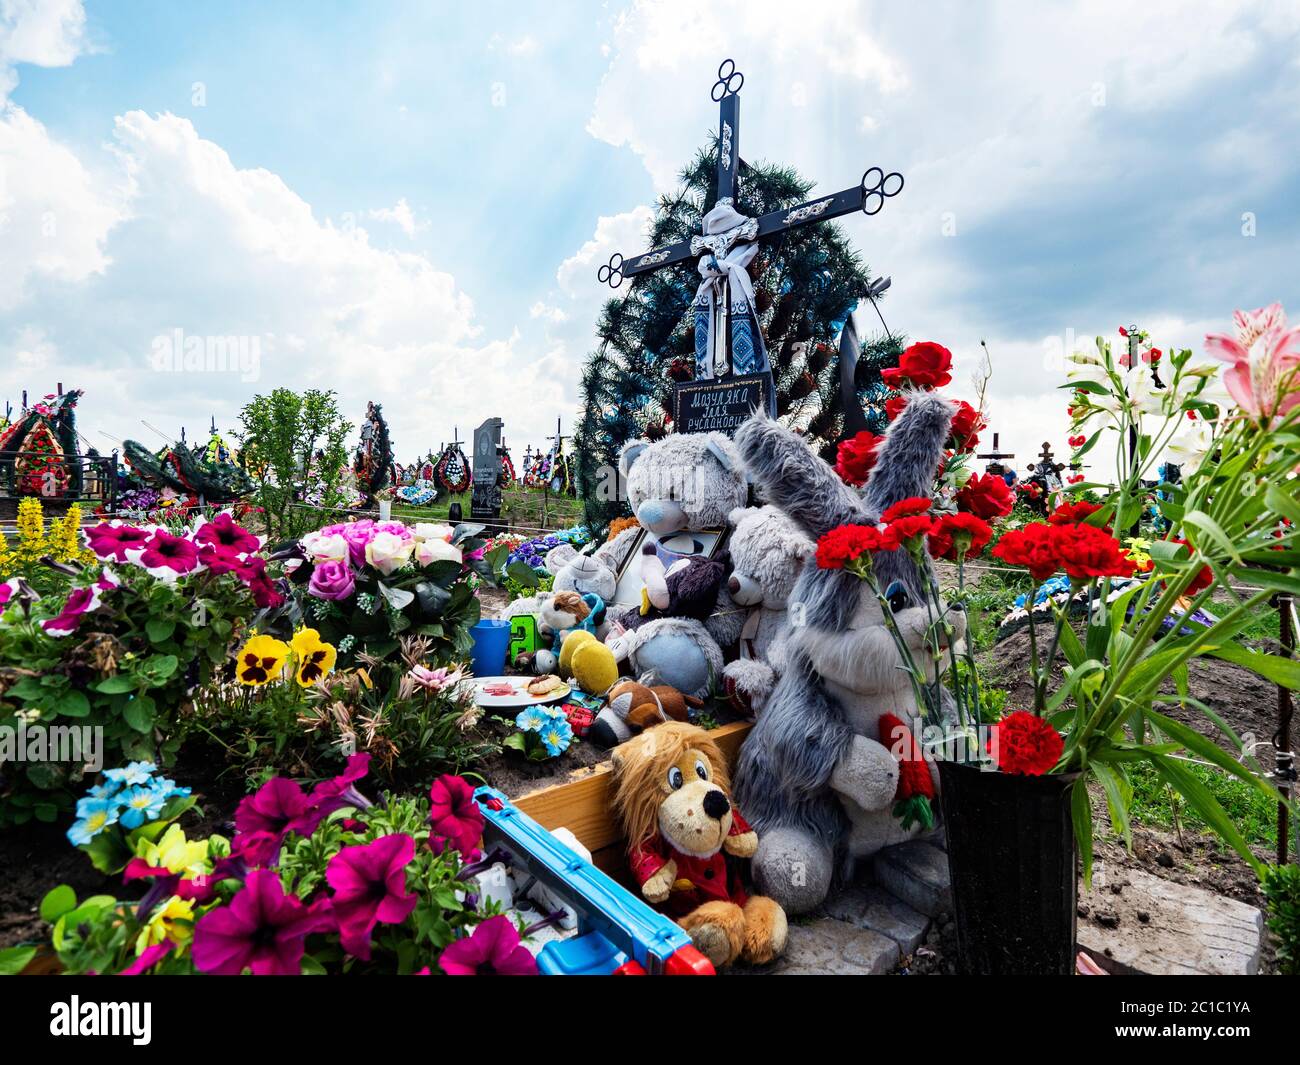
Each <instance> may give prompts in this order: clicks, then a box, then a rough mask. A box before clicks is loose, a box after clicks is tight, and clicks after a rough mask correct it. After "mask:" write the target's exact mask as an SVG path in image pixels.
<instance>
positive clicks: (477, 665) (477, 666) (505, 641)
mask: <svg viewBox="0 0 1300 1065" xmlns="http://www.w3.org/2000/svg"><path fill="white" fill-rule="evenodd" d="M469 634H470V635H471V636H472V637H474V649H473V650H472V651H471V652H470V655H469V663H470V668H471V669H472V670H473V671H474V676H476V677H499V676H501V674H502V673H504V672H505V671H506V651H507V650H509V648H510V622H509V621H508V620H503V619H501V618H484V619H483V620H482V621H480V622H478V623H477V624H476V625H474V627H473V628H471V629H470V630H469Z"/></svg>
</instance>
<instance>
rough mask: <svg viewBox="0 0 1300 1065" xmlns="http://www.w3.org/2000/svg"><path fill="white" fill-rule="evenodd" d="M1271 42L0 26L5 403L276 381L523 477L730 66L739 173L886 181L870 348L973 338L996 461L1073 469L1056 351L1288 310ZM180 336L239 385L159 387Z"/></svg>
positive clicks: (848, 0)
mask: <svg viewBox="0 0 1300 1065" xmlns="http://www.w3.org/2000/svg"><path fill="white" fill-rule="evenodd" d="M1298 38H1300V12H1297V9H1296V6H1295V5H1294V4H1293V3H1284V2H1278V3H1269V2H1260V3H1246V4H1222V5H1220V4H1206V5H1198V8H1197V17H1196V18H1189V17H1187V15H1186V14H1185V11H1184V10H1183V9H1182V8H1181V7H1180V5H1178V4H1176V3H1172V2H1159V0H1153V2H1151V3H1147V4H1143V5H1133V4H1131V3H1107V2H1102V3H1090V4H1083V3H1076V4H1068V3H1060V4H1052V5H1043V4H1033V3H1028V2H1025V3H990V4H980V5H974V4H960V3H949V4H934V5H927V6H926V7H925V8H924V9H923V10H917V6H916V5H898V4H892V5H885V4H878V3H870V2H867V0H818V2H815V3H813V2H810V3H808V4H805V5H800V6H799V7H798V9H797V13H796V12H795V10H794V9H793V8H792V6H791V5H789V4H788V3H785V2H782V3H768V2H764V0H749V2H748V3H743V4H742V3H733V2H729V0H719V2H718V3H714V4H709V5H701V4H698V3H689V2H686V0H662V2H659V0H656V2H628V3H613V2H611V3H565V4H547V5H542V4H524V3H513V4H507V3H477V4H473V5H465V4H451V3H441V4H401V3H393V4H383V5H375V4H367V5H361V4H344V3H335V2H331V3H321V2H316V3H311V4H307V3H277V4H252V3H247V4H239V3H227V4H222V5H196V4H175V3H170V4H163V3H140V2H137V3H132V4H129V5H128V4H110V3H95V2H90V3H88V4H86V5H85V6H84V8H83V6H82V4H81V3H79V2H78V0H0V398H2V397H4V396H8V397H9V398H10V399H11V400H12V401H14V402H15V403H16V401H17V399H18V395H19V393H20V391H21V390H22V389H23V388H27V389H28V390H29V391H31V392H33V393H39V392H43V391H46V390H49V389H52V388H53V385H54V382H55V381H56V380H61V381H63V383H64V384H65V386H68V387H74V386H75V387H83V388H85V389H86V390H87V395H86V398H85V400H84V401H83V406H82V412H83V413H82V427H83V431H84V432H85V433H86V434H87V437H88V439H90V440H91V441H92V442H93V443H95V444H96V445H97V446H100V447H104V446H108V441H109V439H110V438H113V439H120V438H122V437H124V436H134V437H137V438H140V439H142V440H147V441H149V442H150V443H158V442H160V441H158V440H157V438H152V437H151V434H150V432H149V431H148V430H146V429H144V428H143V427H142V426H141V425H140V420H141V419H145V420H148V421H149V422H151V423H152V424H154V425H157V426H159V427H160V428H163V429H164V430H166V431H167V432H176V431H177V429H178V427H179V426H180V425H182V424H184V425H186V426H187V427H188V428H189V429H190V432H191V434H193V433H195V432H196V431H198V430H199V429H200V428H201V427H202V426H203V425H206V422H207V419H208V417H209V415H216V416H217V418H218V421H219V423H220V424H222V425H225V426H230V425H232V424H233V421H234V416H235V414H236V412H237V410H238V408H239V406H240V404H241V403H242V402H244V401H246V400H247V398H248V397H249V396H250V395H251V394H252V393H253V392H254V391H265V390H267V389H269V388H271V387H275V386H277V385H290V386H294V387H304V386H307V385H315V386H318V387H332V388H335V389H336V390H337V391H338V392H339V393H340V395H341V397H342V399H343V402H344V406H345V409H346V411H347V412H348V413H349V415H351V416H352V417H354V418H358V417H359V416H360V414H361V412H362V410H363V409H364V405H365V401H366V400H367V399H372V398H373V399H376V400H379V401H381V402H383V403H384V406H385V410H386V412H387V413H388V414H389V417H390V422H391V424H392V427H393V435H394V438H395V440H396V443H397V448H398V455H399V458H410V457H413V455H414V452H416V451H417V450H419V451H423V450H426V449H427V448H428V447H430V446H436V445H437V444H438V443H439V442H440V441H442V440H444V439H447V438H448V435H449V433H450V431H451V428H452V426H453V425H456V426H457V427H458V428H459V429H460V431H461V433H462V435H464V433H465V430H466V429H467V428H468V427H469V426H471V425H472V424H476V423H477V422H478V421H481V420H482V419H483V418H486V417H488V416H490V415H494V414H499V415H501V416H503V417H504V418H505V419H506V423H507V427H506V434H507V438H508V439H511V440H512V442H513V443H515V444H517V446H518V448H519V450H521V451H522V448H523V445H524V444H525V443H532V444H537V443H539V442H540V441H541V437H542V436H543V435H544V433H546V432H550V431H553V426H554V419H555V417H556V416H557V415H558V416H561V417H563V418H564V420H565V422H566V425H567V424H569V423H570V422H571V420H572V417H573V415H574V413H575V410H576V404H577V400H578V390H577V377H578V372H579V368H580V365H581V360H582V358H583V357H584V355H585V354H586V352H587V351H588V350H589V348H590V347H591V345H592V333H593V327H594V323H595V318H596V314H597V312H598V310H599V306H600V303H601V300H602V299H603V298H604V297H605V296H606V295H607V290H604V289H603V288H602V287H601V286H598V285H597V284H596V283H595V278H594V272H595V266H596V265H597V264H598V263H600V262H603V261H604V260H605V259H606V258H608V256H609V254H610V252H611V251H614V250H621V251H623V252H630V251H633V250H636V249H637V248H639V247H640V246H641V234H642V233H643V231H644V227H645V223H646V221H647V220H648V218H649V212H650V206H651V205H652V204H653V202H654V198H655V196H657V195H659V194H662V193H665V192H668V191H670V190H671V188H672V185H673V178H674V175H675V173H676V171H677V169H678V168H679V167H680V166H681V165H682V163H683V162H684V161H685V160H686V159H687V158H688V157H689V155H690V154H691V152H692V151H693V150H694V149H695V148H696V147H698V146H700V145H701V144H702V143H703V142H704V140H705V138H706V136H707V135H708V132H709V130H710V128H711V127H712V126H713V124H714V122H715V108H714V105H713V104H712V103H711V102H710V101H709V98H708V91H709V87H710V84H711V82H712V79H713V70H714V68H715V67H716V65H717V63H718V61H719V60H720V59H721V58H723V57H725V56H728V55H731V56H735V58H736V59H737V61H738V63H739V65H740V67H741V68H742V69H743V70H744V71H745V73H746V75H747V78H748V80H747V83H746V86H745V90H744V93H743V96H742V100H743V108H742V111H743V127H742V128H743V135H744V139H743V141H742V154H744V155H745V156H746V157H747V158H751V159H753V158H765V159H769V160H774V161H780V162H786V163H792V164H794V165H796V166H797V167H798V168H799V169H800V170H801V171H802V172H804V173H805V174H806V175H808V176H809V177H811V178H814V179H816V180H818V181H819V187H820V188H821V189H823V190H834V189H838V188H842V187H844V186H846V185H849V184H852V183H854V182H856V180H857V179H858V177H859V176H860V175H861V173H862V171H863V170H864V169H866V167H867V166H869V165H872V164H880V165H883V166H885V167H886V168H887V169H899V170H902V171H903V172H904V173H905V175H906V176H907V187H906V189H905V191H904V193H903V195H902V196H900V197H898V198H897V199H896V200H894V201H892V202H891V203H890V204H889V206H888V208H887V209H886V211H885V212H884V213H883V214H882V215H881V216H879V217H878V218H875V219H864V218H854V219H850V220H848V221H847V222H846V223H845V227H846V229H847V231H848V232H849V234H850V236H851V237H852V238H853V240H854V241H855V243H856V244H857V246H858V247H859V248H860V249H861V250H862V252H863V254H864V257H865V259H866V261H867V262H868V264H869V265H870V266H871V268H872V269H873V270H875V271H879V272H881V273H888V274H891V275H892V276H893V277H894V279H895V283H894V288H893V291H892V292H891V293H890V296H889V299H888V301H887V303H886V305H885V311H886V315H887V317H888V319H889V321H890V324H891V325H892V326H894V327H895V328H896V329H901V330H904V331H906V332H907V333H909V334H910V335H911V336H913V337H915V338H918V339H934V340H939V341H941V342H943V343H946V344H948V346H949V347H951V348H952V349H953V351H954V352H955V354H956V355H957V358H958V368H959V372H958V379H957V381H956V382H955V384H954V390H955V391H956V392H957V393H958V394H967V395H969V391H970V390H969V388H968V387H965V386H966V384H967V380H966V379H967V377H968V375H969V372H970V371H971V370H973V369H974V366H975V364H976V362H977V360H978V354H979V350H980V349H979V341H980V340H981V339H987V341H988V343H989V346H990V348H991V349H992V351H993V353H994V360H995V361H994V376H993V379H992V382H991V385H990V414H991V417H992V419H993V422H994V428H997V429H999V430H1000V431H1001V432H1002V435H1003V442H1004V444H1006V443H1010V444H1011V445H1012V446H1013V447H1014V449H1015V450H1016V451H1017V453H1018V454H1023V455H1026V456H1027V455H1030V454H1032V453H1033V452H1035V451H1037V449H1038V446H1039V445H1040V444H1041V442H1042V440H1043V439H1044V438H1050V439H1052V440H1053V441H1055V442H1056V443H1057V448H1058V450H1064V435H1065V425H1064V420H1063V402H1062V401H1061V399H1060V398H1059V396H1058V394H1056V393H1054V392H1053V387H1054V385H1055V384H1056V383H1058V381H1059V380H1060V379H1061V365H1060V356H1061V354H1063V353H1064V352H1065V351H1067V350H1070V349H1073V348H1074V347H1077V346H1080V345H1081V344H1083V343H1085V342H1086V341H1087V340H1088V339H1089V338H1091V337H1092V336H1093V335H1095V334H1096V333H1098V332H1100V331H1107V332H1109V331H1111V330H1113V329H1114V327H1115V326H1117V325H1119V324H1120V323H1121V322H1130V321H1138V322H1140V323H1141V324H1143V325H1144V326H1146V327H1147V328H1149V329H1151V330H1152V331H1153V333H1154V334H1155V337H1156V340H1157V342H1158V343H1163V344H1164V345H1165V346H1169V345H1172V344H1175V343H1181V344H1186V345H1189V346H1195V345H1197V344H1198V343H1199V337H1200V336H1201V335H1203V334H1204V332H1206V331H1207V330H1210V329H1219V328H1222V327H1224V326H1226V324H1227V321H1228V319H1229V317H1230V314H1231V312H1232V310H1233V309H1234V308H1235V307H1238V306H1246V307H1254V306H1259V305H1261V304H1263V303H1267V302H1270V301H1272V300H1274V299H1281V300H1283V301H1284V302H1289V303H1290V304H1291V305H1292V306H1293V308H1294V307H1297V306H1300V300H1298V299H1297V291H1296V290H1297V270H1296V250H1297V248H1298V247H1300V239H1298V238H1300V211H1298V210H1297V205H1300V173H1298V170H1300V162H1298V161H1297V157H1296V154H1295V152H1294V150H1293V146H1294V145H1295V143H1297V134H1300V128H1298V127H1300V78H1297V76H1296V75H1297V73H1300V71H1298V70H1297V65H1298V60H1297V57H1298V56H1300V48H1297V43H1300V42H1298ZM196 93H197V94H198V95H197V96H196ZM176 329H181V330H183V331H184V333H185V335H187V336H214V335H215V336H226V335H231V336H243V337H254V338H257V341H258V344H259V348H258V350H259V354H260V358H259V362H258V367H257V371H256V373H255V374H254V375H251V379H247V380H246V379H244V378H245V377H246V376H249V375H244V374H239V373H229V372H227V373H215V372H203V373H201V372H182V373H160V372H159V371H158V370H157V369H156V365H155V362H154V360H153V358H152V353H153V352H154V350H155V344H156V341H157V338H159V337H167V336H170V335H172V334H173V332H174V330H176Z"/></svg>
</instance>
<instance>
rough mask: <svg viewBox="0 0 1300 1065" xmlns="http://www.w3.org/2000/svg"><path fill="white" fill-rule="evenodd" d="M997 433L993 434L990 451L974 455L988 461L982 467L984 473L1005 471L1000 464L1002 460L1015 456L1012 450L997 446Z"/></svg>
mask: <svg viewBox="0 0 1300 1065" xmlns="http://www.w3.org/2000/svg"><path fill="white" fill-rule="evenodd" d="M998 435H999V434H997V433H994V434H993V450H992V451H986V452H984V453H983V454H980V455H976V456H975V457H976V458H977V459H986V460H987V461H988V465H987V466H986V467H985V469H984V472H985V473H1005V472H1006V467H1005V466H1003V465H1002V460H1003V459H1013V458H1015V457H1016V456H1015V453H1014V452H1011V451H1003V450H1001V448H999V447H998Z"/></svg>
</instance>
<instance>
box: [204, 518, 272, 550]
mask: <svg viewBox="0 0 1300 1065" xmlns="http://www.w3.org/2000/svg"><path fill="white" fill-rule="evenodd" d="M194 542H195V543H197V544H211V545H212V546H213V547H220V548H225V549H226V550H227V551H230V552H233V553H234V554H238V555H246V554H248V553H250V552H252V551H256V550H258V549H259V548H260V547H261V546H262V541H261V540H260V539H259V538H258V537H256V536H254V535H253V534H252V533H251V532H249V531H248V530H247V529H245V528H244V527H243V526H242V525H237V524H236V523H235V519H234V518H232V517H231V516H230V514H229V513H227V512H226V511H224V510H223V511H222V512H221V513H220V514H218V515H217V516H216V517H215V518H213V519H212V520H211V521H209V522H205V523H204V524H202V525H200V526H199V528H198V531H197V532H195V534H194Z"/></svg>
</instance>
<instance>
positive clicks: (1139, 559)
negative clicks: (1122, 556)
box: [1124, 536, 1151, 569]
mask: <svg viewBox="0 0 1300 1065" xmlns="http://www.w3.org/2000/svg"><path fill="white" fill-rule="evenodd" d="M1124 543H1125V544H1126V545H1127V547H1128V557H1129V558H1130V559H1131V560H1132V562H1133V564H1134V565H1135V566H1137V567H1138V568H1139V569H1145V568H1146V565H1147V563H1148V562H1150V561H1151V552H1150V550H1149V548H1150V547H1151V541H1150V540H1148V539H1146V538H1145V537H1142V536H1130V537H1129V538H1128V539H1127V540H1125V541H1124Z"/></svg>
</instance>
